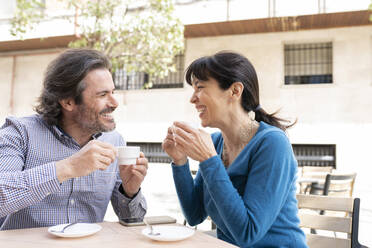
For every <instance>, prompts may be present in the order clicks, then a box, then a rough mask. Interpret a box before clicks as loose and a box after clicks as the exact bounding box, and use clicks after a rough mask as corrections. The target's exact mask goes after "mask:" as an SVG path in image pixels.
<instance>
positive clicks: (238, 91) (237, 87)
mask: <svg viewBox="0 0 372 248" xmlns="http://www.w3.org/2000/svg"><path fill="white" fill-rule="evenodd" d="M230 90H231V96H232V97H234V98H238V99H240V97H241V95H242V94H243V90H244V85H243V83H242V82H235V83H233V84H232V85H231V86H230Z"/></svg>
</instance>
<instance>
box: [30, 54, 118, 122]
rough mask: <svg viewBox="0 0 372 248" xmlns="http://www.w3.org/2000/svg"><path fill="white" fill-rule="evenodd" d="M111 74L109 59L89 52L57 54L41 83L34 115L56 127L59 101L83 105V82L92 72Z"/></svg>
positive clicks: (59, 108) (59, 115) (59, 112)
mask: <svg viewBox="0 0 372 248" xmlns="http://www.w3.org/2000/svg"><path fill="white" fill-rule="evenodd" d="M100 68H106V69H108V70H111V63H110V61H109V60H108V58H107V57H106V56H105V55H104V54H102V53H101V52H99V51H96V50H92V49H69V50H67V51H65V52H63V53H62V54H60V55H59V56H58V57H57V58H56V59H54V60H53V61H52V62H51V63H50V64H49V66H48V68H47V70H46V72H45V75H44V81H43V86H44V87H43V90H42V92H41V95H40V97H39V98H38V105H37V106H35V111H36V112H37V113H39V114H40V115H41V116H42V117H43V119H44V120H45V121H46V122H47V123H48V124H50V125H57V124H58V123H59V121H60V119H61V116H62V107H61V105H60V104H59V101H60V100H62V99H67V98H70V97H71V98H73V99H74V101H75V102H76V104H80V103H81V102H82V97H81V93H82V92H83V91H84V89H85V87H86V85H85V83H84V82H83V78H84V77H85V76H86V75H87V74H88V73H89V72H90V71H91V70H94V69H100Z"/></svg>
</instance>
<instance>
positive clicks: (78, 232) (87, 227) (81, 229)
mask: <svg viewBox="0 0 372 248" xmlns="http://www.w3.org/2000/svg"><path fill="white" fill-rule="evenodd" d="M66 225H68V223H67V224H62V225H57V226H52V227H49V228H48V232H49V233H50V234H53V235H56V236H58V237H64V238H77V237H84V236H88V235H92V234H95V233H96V232H98V231H100V230H101V229H102V227H101V226H100V225H98V224H94V223H77V224H75V225H72V226H70V227H68V228H67V229H66V230H65V231H64V232H63V233H60V232H58V231H61V230H62V229H63V228H64V227H65V226H66ZM52 230H54V231H57V232H53V231H52Z"/></svg>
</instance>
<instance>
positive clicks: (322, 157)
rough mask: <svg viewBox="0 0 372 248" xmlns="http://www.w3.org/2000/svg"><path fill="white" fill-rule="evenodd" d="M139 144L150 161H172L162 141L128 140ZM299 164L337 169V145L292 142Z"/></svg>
mask: <svg viewBox="0 0 372 248" xmlns="http://www.w3.org/2000/svg"><path fill="white" fill-rule="evenodd" d="M127 145H128V146H139V147H141V151H142V152H143V153H144V154H145V155H146V158H147V159H148V161H149V162H150V163H170V162H171V161H172V159H171V158H170V157H169V156H168V155H167V154H166V153H165V152H164V151H163V149H162V147H161V143H145V142H128V143H127ZM292 147H293V152H294V154H295V157H296V159H297V162H298V166H319V167H325V166H332V167H333V168H335V169H336V145H308V144H292Z"/></svg>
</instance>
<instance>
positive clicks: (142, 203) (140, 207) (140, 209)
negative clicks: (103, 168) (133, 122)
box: [111, 136, 147, 219]
mask: <svg viewBox="0 0 372 248" xmlns="http://www.w3.org/2000/svg"><path fill="white" fill-rule="evenodd" d="M123 145H126V142H125V141H124V139H123V138H122V137H121V136H120V140H119V146H123ZM121 185H122V180H121V178H120V175H119V174H118V175H117V180H116V184H115V188H114V190H113V192H112V196H111V204H112V207H113V209H114V211H115V213H116V215H117V216H118V217H119V219H123V218H132V217H136V218H143V217H144V216H145V214H146V210H147V203H146V199H145V197H144V196H143V194H142V191H141V189H140V190H139V191H138V193H137V194H136V195H135V197H134V198H129V197H127V196H125V195H124V194H123V193H121V192H120V190H119V189H120V187H121Z"/></svg>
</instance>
